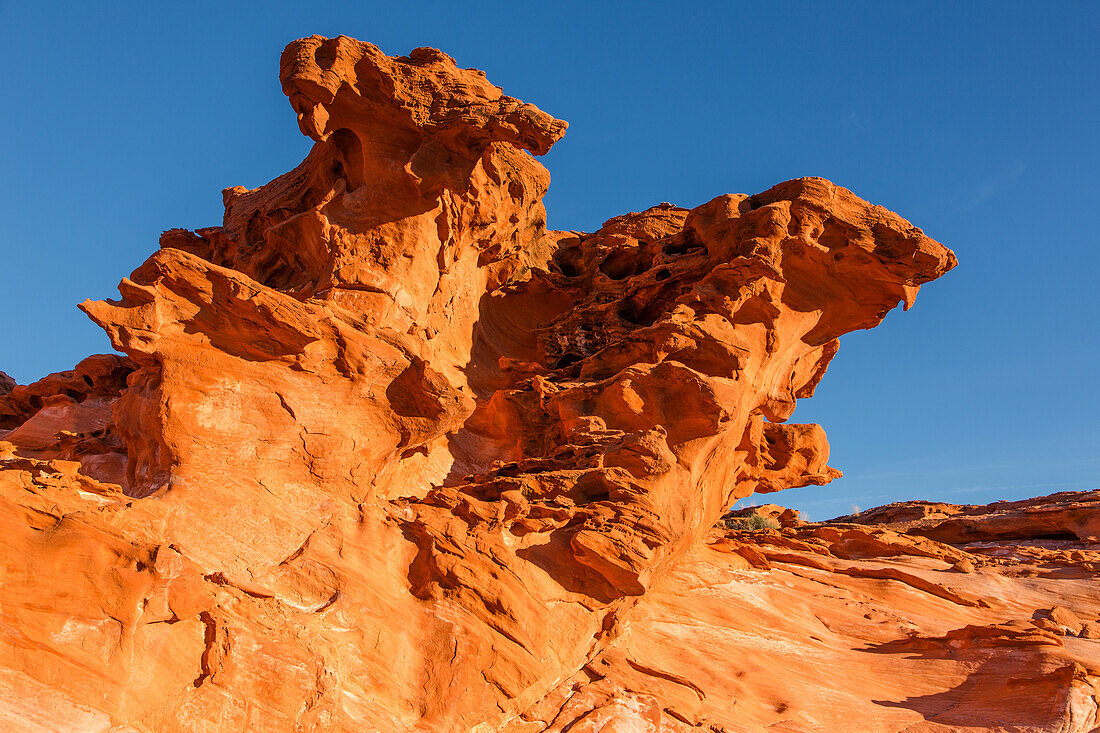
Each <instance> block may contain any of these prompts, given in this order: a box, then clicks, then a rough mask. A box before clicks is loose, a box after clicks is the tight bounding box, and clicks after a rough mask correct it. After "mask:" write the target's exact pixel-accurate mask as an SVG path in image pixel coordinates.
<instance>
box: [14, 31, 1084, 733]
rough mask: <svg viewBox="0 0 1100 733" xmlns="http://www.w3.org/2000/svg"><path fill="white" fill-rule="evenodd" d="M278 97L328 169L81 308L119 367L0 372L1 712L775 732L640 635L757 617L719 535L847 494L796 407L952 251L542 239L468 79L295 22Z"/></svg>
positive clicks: (149, 719)
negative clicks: (21, 374)
mask: <svg viewBox="0 0 1100 733" xmlns="http://www.w3.org/2000/svg"><path fill="white" fill-rule="evenodd" d="M281 80H282V84H283V89H284V91H285V92H286V94H287V96H288V97H289V99H290V101H291V104H292V106H293V108H294V110H295V112H296V114H297V116H298V123H299V127H300V128H301V130H302V132H303V133H304V134H306V135H308V136H309V137H310V138H312V139H313V140H314V141H315V144H314V146H313V149H312V150H311V152H310V153H309V155H308V156H307V157H306V159H305V160H304V161H303V162H302V164H301V165H299V166H298V167H297V168H296V169H295V170H293V171H291V172H289V173H287V174H285V175H283V176H281V177H279V178H277V179H275V180H273V181H271V182H270V183H268V184H266V185H265V186H262V187H260V188H258V189H255V190H246V189H244V188H242V187H236V188H229V189H226V190H225V191H224V192H223V198H224V201H225V216H224V220H223V222H222V225H221V226H216V227H208V228H205V229H198V230H195V231H187V230H181V229H173V230H170V231H168V232H166V233H165V234H164V236H163V237H162V239H161V243H160V244H161V247H160V249H159V250H158V251H156V252H155V253H154V254H153V255H152V256H151V257H150V258H149V259H148V260H147V261H146V262H145V263H144V264H142V265H141V266H140V267H138V268H137V269H136V270H135V271H134V272H133V273H132V274H131V275H130V276H129V277H128V278H125V279H124V280H123V281H122V283H121V284H120V286H119V291H120V298H119V299H118V300H113V301H101V302H86V303H84V304H83V305H82V308H83V309H84V310H85V311H86V312H87V313H88V315H89V316H90V317H91V318H92V320H93V321H95V322H96V323H97V324H99V325H100V326H102V327H103V328H104V329H105V330H106V331H107V333H108V334H109V335H110V337H111V339H112V342H113V344H114V346H115V347H116V348H117V349H118V350H119V351H120V352H122V354H124V356H97V357H90V358H89V359H87V360H85V361H84V362H81V364H80V365H78V366H77V368H76V369H74V370H73V371H72V372H65V373H61V374H58V375H51V376H50V377H47V378H46V379H45V380H42V381H41V382H38V383H36V384H34V385H29V386H16V385H13V384H10V383H9V380H2V381H0V421H2V424H0V430H2V431H3V432H2V433H0V440H2V441H4V442H3V443H0V502H2V504H3V507H2V511H0V524H2V526H0V560H2V562H3V570H4V573H3V576H2V581H0V582H2V583H3V585H2V587H0V593H2V596H0V599H2V603H0V630H2V631H3V636H2V638H3V642H2V643H3V646H0V674H2V675H3V676H4V683H3V684H2V685H0V694H2V695H3V705H2V706H0V710H2V712H0V716H3V718H0V719H2V720H3V721H4V724H5V726H6V727H7V728H10V729H17V730H19V729H26V730H38V729H42V728H46V729H49V728H51V727H52V728H54V729H59V730H67V729H87V730H150V731H152V730H155V731H172V730H181V731H182V730H187V731H195V730H210V731H221V730H273V731H278V730H331V729H336V730H385V731H389V730H408V729H420V730H439V731H451V730H479V731H489V730H542V729H566V728H568V729H570V730H608V731H610V730H633V729H638V726H643V728H642V729H644V725H649V724H652V725H656V726H658V727H660V726H664V727H668V728H670V729H675V728H676V727H677V726H680V727H683V726H687V725H694V724H695V723H696V722H698V721H699V720H703V719H706V720H712V721H714V722H713V723H711V725H712V726H718V727H719V729H720V728H721V727H722V726H725V728H726V729H727V730H738V729H744V728H746V727H747V728H749V729H751V728H752V727H753V726H754V725H757V724H759V725H764V724H770V723H766V721H765V718H764V717H761V716H762V714H756V713H752V714H749V713H745V714H743V713H742V711H744V710H747V709H751V705H750V703H748V702H746V701H748V700H751V699H753V698H752V694H753V693H752V692H751V691H749V692H746V689H747V688H746V689H740V688H738V689H737V690H733V688H724V689H726V692H730V694H731V695H732V694H733V692H734V691H735V692H736V693H737V697H736V698H735V697H726V696H725V694H726V693H725V692H717V693H714V694H713V695H712V697H711V698H710V702H708V703H707V704H706V705H705V706H703V707H698V708H697V709H696V708H691V709H689V707H690V706H689V707H685V706H684V704H682V703H680V702H676V701H675V700H673V699H672V698H667V700H666V699H665V698H663V697H662V695H666V693H665V692H662V690H663V689H664V688H663V687H662V686H661V685H662V684H663V683H660V682H654V681H653V680H664V679H666V678H667V675H666V674H665V672H663V671H662V667H661V665H660V664H656V662H654V663H653V664H649V663H646V662H645V661H644V660H643V661H638V659H636V658H635V657H634V656H631V652H630V651H629V649H630V648H631V647H630V644H632V643H642V644H643V646H646V645H651V643H650V642H647V641H646V638H645V636H644V634H643V632H642V631H641V629H643V628H645V625H646V624H647V623H649V619H652V618H655V617H658V616H659V615H660V614H661V613H664V612H665V611H662V609H664V608H667V607H668V605H669V603H670V601H669V599H670V598H677V597H678V596H677V594H680V596H684V595H687V596H689V597H690V598H691V599H692V600H690V601H687V603H688V605H687V606H686V607H685V608H683V609H681V610H683V611H686V612H688V613H691V611H690V609H691V604H697V605H698V607H697V611H698V612H699V613H700V614H703V613H704V611H705V609H706V607H707V604H709V603H721V604H723V607H724V608H725V609H726V611H724V612H725V613H736V609H737V608H740V609H742V612H743V618H742V620H743V621H744V622H748V623H750V625H753V624H754V623H755V622H753V621H752V619H754V618H757V617H758V611H757V610H756V609H755V607H753V606H752V605H751V604H746V603H741V602H740V601H739V600H738V595H737V593H734V592H732V591H730V592H729V593H727V595H726V596H725V600H722V601H715V600H714V598H718V597H719V596H713V594H709V592H699V593H695V592H694V591H693V590H692V589H693V588H695V586H694V585H693V582H694V581H691V580H690V577H689V576H690V574H692V573H704V574H706V573H712V572H713V573H719V574H721V573H738V572H742V571H744V572H748V571H747V570H745V568H744V567H742V565H743V563H742V561H741V560H736V559H734V560H730V558H735V557H736V558H743V557H744V555H745V553H747V552H748V551H745V553H742V554H740V555H739V554H736V553H732V554H731V553H725V554H722V553H721V552H720V551H718V550H715V549H714V535H713V532H714V530H713V527H714V525H715V522H716V521H717V520H718V519H719V517H720V516H721V515H722V513H723V511H724V510H725V508H726V507H728V506H730V505H731V504H732V503H733V501H734V500H736V499H737V498H741V497H745V496H749V495H750V494H753V493H755V492H773V491H778V490H781V489H784V488H790V487H797V486H805V485H809V484H824V483H826V482H828V481H830V480H831V479H833V478H835V477H836V476H838V475H839V472H837V471H836V470H835V469H833V468H830V467H829V466H828V465H827V459H828V443H827V440H826V438H825V435H824V432H823V431H822V429H821V428H820V427H819V426H816V425H796V424H786V423H785V422H784V421H785V420H786V419H787V418H788V417H789V416H790V415H791V414H792V412H793V410H794V407H795V402H796V400H797V399H798V398H801V397H808V396H810V395H812V393H813V390H814V387H815V386H816V385H817V383H818V382H819V380H820V379H821V378H822V376H823V374H824V372H825V369H826V367H827V365H828V363H829V360H830V359H831V358H832V356H833V355H834V354H835V353H836V350H837V346H838V341H837V339H838V338H839V337H840V336H841V335H842V334H844V333H846V332H849V331H851V330H854V329H861V328H870V327H873V326H875V325H877V324H878V323H879V322H881V320H882V319H883V317H884V316H885V315H886V314H887V313H888V312H889V311H890V310H891V309H893V308H894V307H896V306H897V305H899V304H904V305H905V306H906V307H908V306H909V305H911V304H912V302H913V299H914V297H915V295H916V293H917V290H918V289H919V288H920V286H921V285H922V284H924V283H926V282H928V281H930V280H933V279H935V278H936V277H938V276H940V275H942V274H943V273H944V272H946V271H947V270H949V269H950V268H951V267H953V266H954V264H955V259H954V256H953V255H952V254H951V252H950V251H949V250H947V249H946V248H945V247H943V246H942V245H940V244H939V243H937V242H935V241H933V240H931V239H929V238H928V237H926V236H925V235H924V234H923V232H921V230H920V229H917V228H915V227H913V226H912V225H911V224H909V222H907V221H905V220H904V219H902V218H900V217H899V216H897V215H895V214H892V213H891V212H889V211H886V210H885V209H882V208H881V207H877V206H873V205H871V204H869V203H867V202H865V201H863V200H862V199H860V198H858V197H857V196H855V195H854V194H852V193H851V192H849V191H847V190H845V189H843V188H840V187H838V186H835V185H833V184H831V183H829V182H828V181H824V180H822V179H814V178H807V179H799V180H794V181H788V182H786V183H781V184H779V185H777V186H775V187H773V188H771V189H769V190H768V191H765V192H763V193H759V194H756V195H753V196H747V195H740V194H739V195H725V196H720V197H718V198H716V199H714V200H712V201H710V202H707V203H705V204H703V205H701V206H698V207H696V208H694V209H690V210H689V209H683V208H679V207H676V206H672V205H670V204H661V205H658V206H655V207H653V208H650V209H648V210H646V211H643V212H640V213H631V214H626V215H623V216H618V217H615V218H612V219H610V220H608V221H607V222H606V223H605V224H604V226H603V227H602V228H601V229H600V230H599V231H597V232H595V233H582V232H561V231H548V230H547V229H546V224H545V222H546V217H545V210H544V208H543V206H542V203H541V200H542V196H543V195H544V194H545V192H546V190H547V187H548V185H549V174H548V173H547V172H546V170H545V169H544V168H543V167H542V166H541V165H539V164H538V163H537V162H536V161H535V159H534V158H533V157H532V155H541V154H543V153H545V152H546V151H547V150H549V148H550V147H551V146H552V145H553V144H554V143H555V142H556V141H557V140H558V139H559V138H560V137H561V136H562V135H563V134H564V132H565V128H566V125H565V123H564V122H562V121H560V120H557V119H555V118H553V117H551V116H550V115H548V114H546V113H545V112H543V111H541V110H539V109H538V108H536V107H534V106H532V105H530V104H525V103H523V102H520V101H519V100H516V99H513V98H511V97H508V96H505V95H504V94H503V92H502V91H501V90H500V89H498V88H497V87H495V86H493V85H491V84H490V83H488V82H487V81H486V79H485V76H484V74H482V73H481V72H478V71H475V70H469V69H460V68H458V67H457V66H456V65H455V63H454V61H453V60H452V59H451V58H450V57H448V56H447V55H446V54H443V53H441V52H439V51H436V50H433V49H417V50H415V51H413V52H412V53H410V54H409V55H408V56H405V57H388V56H386V55H385V54H383V53H382V52H380V51H379V50H378V49H377V48H375V47H374V46H372V45H370V44H367V43H361V42H359V41H355V40H352V39H349V38H346V37H339V38H335V39H324V38H320V37H312V38H307V39H302V40H299V41H295V42H294V43H292V44H290V46H288V47H287V49H286V51H285V52H284V54H283V57H282V61H281ZM961 519H962V518H961V517H960V520H961ZM853 521H855V520H853ZM1086 524H1087V523H1086ZM922 526H923V525H922ZM965 526H969V525H965ZM962 527H963V525H960V529H957V530H952V531H956V532H958V531H965V529H964V528H962ZM784 531H787V530H784ZM945 531H946V530H945ZM944 539H946V540H948V541H950V540H951V538H950V537H944ZM927 541H929V542H932V541H933V540H927ZM708 553H709V554H708ZM834 554H835V553H834ZM757 555H759V556H760V557H763V558H764V559H765V561H767V554H766V553H762V551H757ZM753 557H755V556H753ZM700 558H702V559H700ZM708 558H709V559H708ZM715 558H725V559H720V560H715ZM700 562H704V566H700V565H699V563H700ZM746 562H747V561H746ZM767 562H770V561H767ZM892 562H893V561H892ZM757 564H758V565H759V564H760V563H759V562H758V563H757ZM700 567H704V568H705V569H704V570H699V568H700ZM752 572H756V573H760V572H763V570H762V569H761V568H756V567H755V566H754V569H753V571H752ZM770 572H776V571H775V569H774V567H773V568H772V571H770ZM821 572H825V571H821ZM829 572H832V571H829ZM853 572H854V571H853ZM874 572H878V571H874ZM899 572H900V571H899ZM906 572H907V571H906ZM685 573H687V574H688V575H685ZM834 574H835V573H834ZM731 577H733V576H731ZM754 577H755V576H754ZM769 577H770V576H769ZM845 577H848V578H855V577H856V576H855V575H851V574H849V575H845ZM860 577H862V576H860ZM875 579H876V580H878V581H882V578H879V577H878V576H875ZM887 580H889V578H887ZM807 582H808V581H807ZM852 582H855V581H854V580H853V581H852ZM731 588H732V586H731ZM677 589H679V590H677ZM669 593H672V596H669V595H668V594H669ZM662 594H664V595H662ZM794 595H795V596H797V595H798V594H797V593H795V594H794ZM935 597H937V598H939V597H940V596H935ZM662 599H664V600H662ZM806 602H808V601H805V600H804V601H803V603H806ZM675 603H680V601H679V600H677V601H675ZM739 604H740V605H739ZM964 607H966V608H972V606H964ZM792 617H793V616H792ZM945 618H951V619H956V617H952V616H947V617H945ZM956 620H957V619H956ZM932 628H933V630H934V631H936V632H937V633H938V632H939V631H943V632H944V633H947V631H950V629H942V628H941V627H938V626H936V627H932ZM678 633H680V635H681V636H683V637H684V639H685V644H683V645H681V649H682V654H683V659H685V660H686V659H690V658H691V654H692V653H693V652H692V650H693V649H694V648H695V643H694V642H693V641H692V640H691V639H690V638H689V637H690V634H688V629H683V630H682V632H678ZM632 634H638V635H639V636H637V639H639V640H641V641H640V642H639V641H635V642H631V641H630V640H631V639H633V638H635V637H633V636H631V635H632ZM883 641H884V643H885V641H897V639H893V640H883ZM662 643H664V642H662ZM649 651H651V652H652V651H654V650H653V649H650V650H649ZM732 651H733V650H732V649H731V653H732ZM715 652H716V653H720V652H721V648H720V647H716V648H715ZM668 653H669V654H675V653H676V652H675V649H673V648H672V647H670V648H669V651H668ZM808 660H809V657H807V663H809V662H808ZM624 664H625V665H626V666H625V667H624V666H623V665H624ZM600 665H610V666H609V667H608V669H609V670H611V671H609V672H608V673H607V674H605V675H603V677H599V676H600V674H602V673H601V672H599V671H598V670H599V669H602V667H601V666H600ZM592 670H597V671H596V672H593V671H592ZM615 670H621V671H624V673H625V676H622V675H620V674H619V672H617V671H615ZM628 670H634V672H629V671H628ZM635 674H636V675H641V676H640V677H637V678H636V679H635V677H634V676H632V675H635ZM777 674H780V672H779V671H778V669H777ZM1074 674H1076V672H1075V673H1074ZM1082 674H1085V675H1086V676H1087V673H1084V672H1083V673H1082ZM578 675H581V677H578ZM591 675H595V676H594V677H592V678H591V679H589V682H587V683H585V682H584V679H585V678H587V677H589V676H591ZM616 675H619V676H618V677H617V676H616ZM597 677H599V678H600V679H602V680H611V681H609V682H599V683H598V684H597V680H596V678H597ZM650 678H652V679H650ZM646 679H650V681H649V682H644V680H646ZM686 679H689V681H690V683H691V684H692V685H696V686H697V687H699V686H700V685H701V684H702V683H701V682H700V681H699V680H694V679H690V678H686ZM789 679H790V680H797V679H798V677H797V676H794V675H791V676H789ZM1059 679H1060V678H1059ZM1073 679H1077V677H1073ZM616 680H621V682H620V681H616ZM643 682H644V684H643ZM1075 684H1076V683H1075ZM647 685H648V686H647ZM688 687H690V685H688ZM1078 687H1080V686H1079V685H1078ZM699 689H700V690H701V689H703V688H702V687H699ZM761 689H763V688H761ZM922 689H923V688H922ZM1075 689H1076V688H1075ZM1082 689H1083V688H1082ZM609 690H610V691H611V692H608V691H609ZM577 691H585V694H586V695H587V697H585V696H583V695H582V696H580V697H577V695H576V694H575V693H576V692H577ZM622 691H626V692H625V693H624V692H622ZM605 693H607V695H610V697H606V696H605V698H601V697H600V695H604V694H605ZM627 693H629V694H627ZM624 695H625V696H624ZM647 695H648V696H649V697H646V696H647ZM616 696H617V697H616ZM589 698H590V699H591V700H592V701H593V702H592V704H591V705H590V706H588V707H584V706H585V705H586V704H587V703H584V702H583V700H585V699H589ZM643 698H644V699H645V700H649V699H650V698H652V700H655V701H656V702H654V703H653V704H652V705H651V704H649V703H644V704H643V702H642V701H643ZM574 699H575V703H571V702H570V701H574ZM738 699H739V700H742V702H741V703H739V704H740V708H738V707H737V704H738V703H737V700H738ZM601 700H602V702H601ZM1082 704H1083V703H1082ZM554 706H558V707H557V708H556V710H557V712H553V709H555V708H554ZM568 711H573V712H568ZM551 713H552V714H551ZM574 713H576V714H574ZM570 716H572V717H570ZM899 719H900V718H899ZM882 720H891V721H892V720H894V718H888V717H883V718H882ZM601 721H602V722H601ZM792 725H801V723H792ZM807 725H811V727H810V728H808V729H815V728H813V727H812V725H818V728H816V729H818V730H826V729H828V728H827V727H826V728H821V727H820V725H819V724H817V723H812V721H811V723H807ZM884 725H886V723H884ZM616 726H618V727H616ZM739 726H740V727H739ZM791 729H792V730H793V729H798V728H791ZM884 729H885V728H884Z"/></svg>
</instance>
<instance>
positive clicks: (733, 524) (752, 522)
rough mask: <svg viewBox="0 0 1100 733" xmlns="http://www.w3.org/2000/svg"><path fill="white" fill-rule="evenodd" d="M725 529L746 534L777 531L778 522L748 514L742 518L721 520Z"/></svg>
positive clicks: (759, 515) (760, 515)
mask: <svg viewBox="0 0 1100 733" xmlns="http://www.w3.org/2000/svg"><path fill="white" fill-rule="evenodd" d="M722 521H724V522H725V523H726V528H727V529H739V530H743V531H746V532H759V531H761V530H765V529H779V522H777V521H775V520H774V519H772V518H771V517H765V516H764V515H762V514H748V515H746V516H743V517H726V518H725V519H724V520H722Z"/></svg>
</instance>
